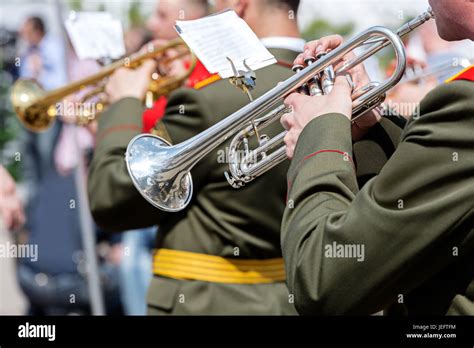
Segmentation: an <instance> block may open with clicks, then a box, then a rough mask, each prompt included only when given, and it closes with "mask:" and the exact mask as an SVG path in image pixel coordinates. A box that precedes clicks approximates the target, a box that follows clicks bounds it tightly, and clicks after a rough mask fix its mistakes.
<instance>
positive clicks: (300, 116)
mask: <svg viewBox="0 0 474 348" xmlns="http://www.w3.org/2000/svg"><path fill="white" fill-rule="evenodd" d="M285 105H287V106H290V107H291V108H292V110H293V112H291V113H288V114H285V115H283V116H282V118H281V123H282V125H283V127H284V128H285V129H287V130H288V133H287V134H286V136H285V144H286V154H287V155H288V157H289V158H290V159H291V158H293V154H294V151H295V146H296V143H297V142H298V138H299V136H300V134H301V132H302V131H303V129H304V127H305V126H306V125H307V124H308V123H309V122H310V121H311V120H313V119H314V118H316V117H319V116H321V115H326V114H329V113H338V114H343V115H344V116H346V117H347V118H348V119H350V118H351V114H352V100H351V87H350V85H349V83H348V82H347V79H346V77H345V76H338V77H337V78H336V81H335V83H334V88H333V89H332V91H331V93H330V94H328V95H324V96H320V97H310V96H307V95H302V94H299V93H293V94H291V95H290V96H288V97H287V98H286V99H285Z"/></svg>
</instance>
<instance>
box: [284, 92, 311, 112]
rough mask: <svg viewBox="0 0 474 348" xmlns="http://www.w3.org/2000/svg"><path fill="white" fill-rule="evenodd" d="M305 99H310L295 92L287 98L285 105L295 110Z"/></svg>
mask: <svg viewBox="0 0 474 348" xmlns="http://www.w3.org/2000/svg"><path fill="white" fill-rule="evenodd" d="M305 98H308V96H306V95H303V94H300V93H296V92H295V93H291V94H290V95H289V96H288V97H286V99H285V100H284V102H283V103H284V104H285V105H286V106H290V107H292V108H293V109H297V107H298V106H299V105H300V104H301V103H302V101H303V100H304V99H305Z"/></svg>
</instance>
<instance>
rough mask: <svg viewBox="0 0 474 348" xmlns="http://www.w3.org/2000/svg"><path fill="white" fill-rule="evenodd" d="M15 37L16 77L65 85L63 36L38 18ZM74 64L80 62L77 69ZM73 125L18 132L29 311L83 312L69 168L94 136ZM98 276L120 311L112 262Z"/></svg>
mask: <svg viewBox="0 0 474 348" xmlns="http://www.w3.org/2000/svg"><path fill="white" fill-rule="evenodd" d="M20 35H21V38H22V40H23V43H24V44H25V46H26V51H25V53H23V54H21V55H20V56H21V58H20V69H19V70H20V77H21V78H32V79H36V80H37V81H38V82H39V83H40V84H41V85H42V86H43V87H44V88H45V89H46V90H51V89H54V88H58V87H61V86H63V85H65V84H66V83H67V82H68V78H67V76H68V70H67V64H66V58H67V56H66V53H65V48H64V45H63V43H62V41H61V40H60V39H59V38H55V37H54V36H52V35H50V34H47V33H46V26H45V23H44V22H43V20H42V19H41V18H39V17H37V16H33V17H30V18H28V19H27V20H26V21H25V23H24V24H23V25H22V27H21V29H20ZM78 68H79V65H77V66H76V72H77V71H78ZM83 68H84V66H83ZM86 70H87V69H84V70H83V71H82V73H85V72H86ZM92 70H93V69H92ZM76 75H77V74H76ZM71 76H72V78H77V76H74V74H71ZM66 102H67V100H66ZM63 116H65V115H63ZM71 127H72V126H70V125H66V124H65V123H64V122H63V121H62V119H61V118H59V119H58V120H56V122H53V125H52V127H51V128H50V129H48V130H46V131H45V132H41V133H35V132H31V131H29V130H25V132H24V139H23V147H24V148H23V151H22V152H21V153H22V159H21V162H22V175H23V179H24V183H25V187H26V192H27V194H28V199H27V202H28V204H27V214H26V215H27V220H26V230H27V233H28V235H27V240H26V242H27V243H28V244H33V245H36V246H37V248H38V254H39V255H38V258H37V260H36V261H32V260H30V259H20V262H19V265H18V279H19V284H20V286H21V288H22V290H23V292H24V293H25V295H26V296H27V297H28V300H29V310H28V314H31V315H64V314H70V313H77V314H87V313H89V306H90V303H89V293H88V288H87V280H86V272H85V267H84V265H85V260H84V256H83V251H82V238H81V226H80V223H79V214H78V210H77V209H79V207H78V206H77V192H76V186H75V176H74V172H73V169H74V168H75V166H74V164H75V163H76V162H77V158H78V157H77V156H79V155H82V154H83V153H84V152H81V151H78V148H80V149H81V150H85V149H86V148H88V147H89V148H90V146H91V145H93V138H92V136H91V135H90V134H88V133H87V132H84V130H80V131H79V135H78V136H77V137H76V136H74V137H72V136H71V133H70V132H67V130H72V128H71ZM71 141H72V143H71ZM75 141H77V143H78V144H79V145H80V146H79V147H78V146H77V144H76V143H75ZM79 153H81V154H79ZM105 256H106V255H104V258H105ZM104 263H105V262H104ZM103 273H105V274H104V275H103V279H105V280H106V281H104V284H103V285H104V291H105V293H106V296H105V298H106V299H107V300H108V303H107V304H106V306H107V309H108V311H109V312H111V313H114V312H120V309H119V307H120V306H119V305H117V303H119V301H118V300H117V299H118V293H117V291H116V290H117V288H118V287H117V285H116V282H117V281H116V280H115V284H114V277H113V275H111V274H113V272H112V271H111V268H110V267H107V268H106V269H105V271H104V272H103ZM116 278H117V277H115V279H116Z"/></svg>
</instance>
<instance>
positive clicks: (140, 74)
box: [105, 59, 156, 103]
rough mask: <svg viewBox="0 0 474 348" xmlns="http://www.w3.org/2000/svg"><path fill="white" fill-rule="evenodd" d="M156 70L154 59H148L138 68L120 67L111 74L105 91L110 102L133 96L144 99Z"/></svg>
mask: <svg viewBox="0 0 474 348" xmlns="http://www.w3.org/2000/svg"><path fill="white" fill-rule="evenodd" d="M155 70H156V62H155V61H154V60H151V59H149V60H146V61H145V62H143V64H142V65H141V66H139V67H138V68H136V69H129V68H126V67H124V68H120V69H117V71H115V72H114V73H113V74H112V76H110V78H109V81H108V82H107V85H106V86H105V93H106V94H107V95H108V99H109V102H110V103H114V102H116V101H118V100H120V99H123V98H127V97H132V98H138V99H140V100H143V99H144V98H145V94H146V92H147V90H148V87H149V84H150V80H151V75H152V74H153V73H154V72H155Z"/></svg>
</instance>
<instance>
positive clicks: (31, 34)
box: [20, 21, 37, 45]
mask: <svg viewBox="0 0 474 348" xmlns="http://www.w3.org/2000/svg"><path fill="white" fill-rule="evenodd" d="M20 36H21V38H22V39H23V40H25V41H26V42H28V44H30V45H35V44H37V42H36V36H37V35H36V33H35V30H34V29H33V25H31V23H30V22H29V21H26V22H25V23H24V24H23V26H22V27H21V29H20Z"/></svg>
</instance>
